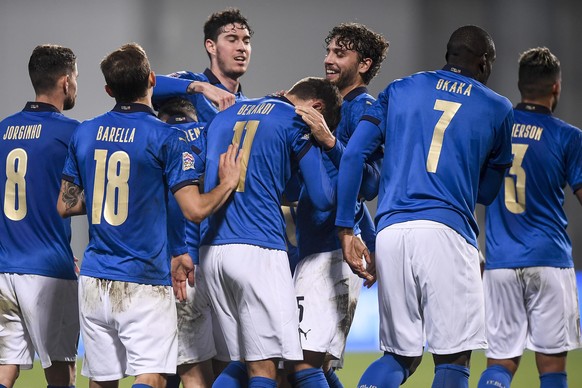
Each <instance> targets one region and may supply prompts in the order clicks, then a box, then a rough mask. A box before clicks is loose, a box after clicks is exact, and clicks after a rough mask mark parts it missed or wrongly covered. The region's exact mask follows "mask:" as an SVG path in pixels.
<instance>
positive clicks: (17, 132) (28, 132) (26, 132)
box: [2, 124, 42, 140]
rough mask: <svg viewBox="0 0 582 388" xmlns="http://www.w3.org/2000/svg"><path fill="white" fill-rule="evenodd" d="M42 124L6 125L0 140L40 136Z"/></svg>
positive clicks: (28, 138)
mask: <svg viewBox="0 0 582 388" xmlns="http://www.w3.org/2000/svg"><path fill="white" fill-rule="evenodd" d="M41 131H42V124H32V125H9V126H8V127H6V131H5V132H4V136H2V140H30V139H38V138H40V132H41Z"/></svg>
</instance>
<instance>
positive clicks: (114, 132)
mask: <svg viewBox="0 0 582 388" xmlns="http://www.w3.org/2000/svg"><path fill="white" fill-rule="evenodd" d="M134 136H135V128H117V127H104V126H103V125H100V126H99V130H98V131H97V136H96V137H95V140H97V141H109V142H114V143H133V138H134Z"/></svg>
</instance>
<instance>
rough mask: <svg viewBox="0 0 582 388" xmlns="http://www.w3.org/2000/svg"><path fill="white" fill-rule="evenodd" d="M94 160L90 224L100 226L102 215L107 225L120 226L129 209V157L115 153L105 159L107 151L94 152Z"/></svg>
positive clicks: (120, 152)
mask: <svg viewBox="0 0 582 388" xmlns="http://www.w3.org/2000/svg"><path fill="white" fill-rule="evenodd" d="M94 159H95V180H94V183H93V205H92V208H91V215H92V217H91V223H92V224H94V225H95V224H100V223H101V216H102V215H103V214H104V218H105V221H107V223H108V224H110V225H113V226H118V225H121V224H123V223H124V222H125V220H126V219H127V214H128V207H129V205H128V204H129V185H128V184H127V181H128V180H129V155H128V154H127V153H126V152H123V151H116V152H114V153H112V154H111V156H110V157H109V158H107V150H95V154H94ZM105 171H107V173H105ZM104 203H105V204H104Z"/></svg>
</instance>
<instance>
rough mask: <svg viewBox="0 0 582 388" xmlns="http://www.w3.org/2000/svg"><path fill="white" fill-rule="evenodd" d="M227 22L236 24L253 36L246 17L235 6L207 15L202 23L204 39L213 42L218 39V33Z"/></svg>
mask: <svg viewBox="0 0 582 388" xmlns="http://www.w3.org/2000/svg"><path fill="white" fill-rule="evenodd" d="M229 24H238V25H241V26H242V27H243V28H246V29H247V30H248V31H249V35H250V36H253V34H254V31H253V30H252V29H251V27H250V26H249V22H248V21H247V18H245V17H244V16H243V15H242V14H241V13H240V10H239V9H237V8H227V9H225V10H224V11H220V12H215V13H213V14H212V15H210V16H209V17H208V19H207V20H206V23H204V41H205V42H206V40H207V39H210V40H212V41H214V42H216V40H217V39H218V35H220V34H221V33H222V32H223V27H224V26H227V25H229Z"/></svg>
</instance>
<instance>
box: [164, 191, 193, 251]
mask: <svg viewBox="0 0 582 388" xmlns="http://www.w3.org/2000/svg"><path fill="white" fill-rule="evenodd" d="M167 231H168V246H169V247H170V254H171V255H172V256H178V255H182V254H184V253H187V252H188V245H187V243H186V218H184V215H183V213H182V210H181V209H180V205H178V201H176V198H174V196H173V195H168V221H167Z"/></svg>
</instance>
